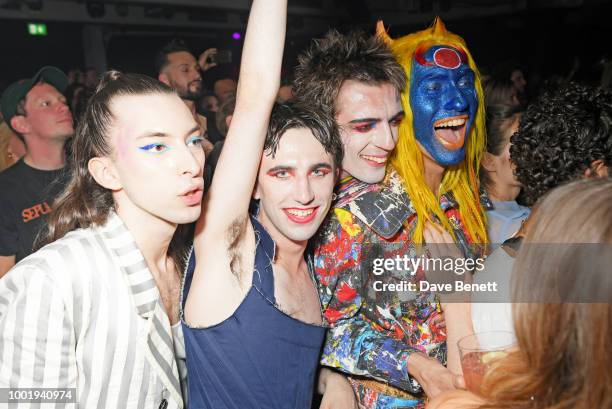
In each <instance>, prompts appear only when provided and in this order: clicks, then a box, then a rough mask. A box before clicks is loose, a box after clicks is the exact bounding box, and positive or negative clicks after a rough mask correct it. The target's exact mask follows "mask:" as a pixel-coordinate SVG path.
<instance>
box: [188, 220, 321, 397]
mask: <svg viewBox="0 0 612 409" xmlns="http://www.w3.org/2000/svg"><path fill="white" fill-rule="evenodd" d="M251 221H252V223H253V228H254V229H255V237H256V243H257V245H256V249H255V268H254V271H253V282H252V286H251V288H250V290H249V292H248V293H247V296H246V297H245V299H244V300H243V301H242V303H241V304H240V306H239V307H238V309H237V310H236V311H235V312H234V314H233V315H232V316H231V317H229V318H227V319H226V320H225V321H223V322H221V323H219V324H217V325H214V326H211V327H206V328H193V327H190V326H188V325H186V324H185V322H184V321H183V332H184V337H185V348H186V351H187V372H188V383H189V398H188V404H189V408H197V409H200V408H207V409H224V408H228V409H230V408H231V409H257V408H262V409H263V408H270V409H272V408H275V409H288V408H294V409H310V407H311V401H312V397H313V393H314V380H315V375H316V371H317V366H318V363H319V358H320V355H321V346H322V344H323V338H324V335H325V328H323V327H320V326H316V325H310V324H306V323H303V322H301V321H299V320H296V319H294V318H292V317H290V316H289V315H287V314H285V313H284V312H282V311H280V310H279V309H278V308H277V307H276V300H275V297H274V275H273V273H272V260H273V258H274V246H275V244H274V242H273V241H272V238H271V237H270V235H269V234H268V233H267V232H266V231H265V229H264V228H263V226H261V224H259V222H258V221H257V220H256V219H255V218H254V217H251ZM194 268H195V258H194V255H193V254H192V256H191V257H190V259H189V266H188V269H187V273H186V276H185V284H184V287H183V294H182V305H181V308H184V303H185V300H186V298H187V293H188V292H189V288H190V286H191V280H192V279H193V271H194Z"/></svg>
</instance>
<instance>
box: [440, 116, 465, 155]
mask: <svg viewBox="0 0 612 409" xmlns="http://www.w3.org/2000/svg"><path fill="white" fill-rule="evenodd" d="M467 120H468V116H467V115H461V116H453V117H450V118H444V119H439V120H437V121H436V122H434V134H435V135H436V138H437V139H438V141H440V143H441V144H442V146H444V147H445V148H446V149H448V150H451V151H454V150H457V149H460V148H461V147H462V146H463V143H464V142H465V131H466V129H467Z"/></svg>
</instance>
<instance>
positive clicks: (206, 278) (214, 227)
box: [185, 0, 287, 326]
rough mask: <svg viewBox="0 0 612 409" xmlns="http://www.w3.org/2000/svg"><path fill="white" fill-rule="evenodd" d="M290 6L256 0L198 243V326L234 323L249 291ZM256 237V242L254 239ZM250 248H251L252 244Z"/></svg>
mask: <svg viewBox="0 0 612 409" xmlns="http://www.w3.org/2000/svg"><path fill="white" fill-rule="evenodd" d="M286 19H287V0H254V1H253V5H252V7H251V14H250V16H249V22H248V26H247V33H246V36H245V43H244V48H243V51H242V62H241V69H240V78H239V81H238V93H237V96H236V109H235V110H234V115H233V117H232V124H231V126H230V128H229V131H228V135H227V138H226V139H225V143H224V147H223V151H222V153H221V157H220V158H219V162H218V163H217V168H216V171H215V177H214V179H213V182H212V185H211V187H210V190H209V191H208V194H207V196H206V197H205V199H204V203H203V208H202V216H201V217H200V219H199V220H198V223H197V225H196V233H195V238H194V247H195V250H194V254H195V257H196V264H195V271H194V275H193V281H192V284H191V288H190V290H189V293H188V295H187V299H186V303H185V321H186V322H187V323H189V324H192V325H196V326H208V325H212V324H215V323H219V322H221V321H222V320H224V319H225V318H227V317H229V316H230V315H231V314H233V312H234V311H235V310H236V308H237V307H238V306H239V305H240V303H241V302H242V299H243V298H244V295H245V293H246V288H247V286H246V285H245V284H246V279H245V277H247V276H246V275H241V274H240V273H241V272H242V271H243V268H248V267H247V264H248V263H249V260H242V255H244V254H251V255H252V254H253V251H252V249H245V248H244V246H248V245H249V244H254V232H253V228H252V226H251V224H250V223H247V221H248V209H249V202H250V199H251V195H252V192H253V188H254V186H255V181H256V179H257V172H258V169H259V163H260V161H261V156H262V152H263V146H264V141H265V137H266V132H267V128H268V121H269V119H270V113H271V112H272V106H273V105H274V101H275V98H276V93H277V91H278V87H279V84H280V70H281V62H282V56H283V47H284V41H285V28H286ZM249 239H252V240H249ZM245 243H247V244H246V245H245Z"/></svg>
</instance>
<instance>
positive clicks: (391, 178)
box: [295, 30, 478, 409]
mask: <svg viewBox="0 0 612 409" xmlns="http://www.w3.org/2000/svg"><path fill="white" fill-rule="evenodd" d="M425 31H427V35H430V33H429V30H425ZM385 35H386V33H385ZM385 40H386V39H384V36H383V35H382V33H381V34H379V36H374V37H366V36H364V35H358V34H349V35H346V36H344V35H340V34H339V33H337V32H334V31H332V32H330V33H328V34H327V36H326V37H325V38H323V39H319V40H316V41H315V42H313V44H312V46H311V47H310V49H309V50H308V51H307V52H306V53H305V54H303V55H302V56H301V57H300V58H299V62H300V64H299V66H298V68H297V69H296V86H295V92H296V96H297V98H298V99H299V100H302V101H305V102H306V101H309V102H311V103H312V101H317V102H318V103H319V104H320V105H321V108H320V109H324V110H326V111H327V112H329V113H330V114H331V115H333V116H334V117H335V119H336V122H337V123H338V125H339V127H340V133H341V137H342V142H343V147H344V159H343V162H342V179H341V180H340V182H339V183H338V184H337V185H336V188H335V194H336V200H335V202H334V203H333V205H332V211H331V212H330V214H329V215H328V217H327V219H326V220H325V222H324V223H323V225H322V227H321V229H320V230H319V233H318V234H317V236H316V238H315V239H314V240H313V241H312V247H313V249H314V260H315V273H316V278H317V280H318V282H319V296H320V299H321V303H322V306H323V313H324V316H325V318H326V320H327V322H328V324H329V325H330V327H331V329H330V330H329V331H328V334H327V339H326V341H325V345H324V349H323V356H322V360H321V363H322V364H323V365H324V366H328V367H331V368H334V369H336V370H338V371H341V372H343V373H345V374H348V375H349V380H350V382H351V385H352V386H353V389H354V392H355V394H356V397H357V401H358V402H359V404H361V405H363V406H364V407H367V408H377V409H386V408H399V407H402V408H404V407H422V406H423V405H424V402H425V399H426V397H431V396H435V395H436V394H438V393H440V392H441V391H444V390H446V389H451V388H453V373H452V372H451V371H450V370H449V369H447V368H446V367H445V366H444V364H445V363H446V360H447V356H446V355H447V352H446V338H447V334H446V332H447V331H448V332H449V336H450V334H451V332H450V331H451V330H452V334H453V335H454V334H458V333H466V332H468V330H469V327H468V326H467V325H463V321H461V320H458V319H455V318H454V316H453V315H452V314H460V313H464V311H462V310H458V309H457V310H452V309H450V310H452V311H451V312H449V313H448V314H447V313H446V312H445V315H444V316H443V315H442V314H441V308H440V303H439V302H438V299H437V298H436V297H435V296H434V295H432V294H430V293H428V292H416V294H415V293H410V294H407V293H405V292H401V291H393V290H384V289H383V290H381V289H380V284H381V283H385V284H396V283H400V282H414V281H415V280H416V281H418V280H422V279H423V278H424V272H423V271H421V270H419V271H415V272H414V274H411V271H409V270H406V269H404V268H402V267H401V266H400V265H399V264H398V263H392V264H393V267H391V268H387V266H388V265H389V264H386V263H385V262H386V261H395V260H396V258H404V257H408V258H415V257H416V255H417V247H418V245H420V244H422V243H423V241H424V240H423V239H424V238H425V241H426V242H428V243H442V242H443V243H448V242H452V241H454V240H455V239H457V241H459V242H461V241H463V242H464V244H466V245H467V244H468V240H467V239H466V234H464V232H463V229H462V226H461V225H460V223H459V222H458V218H457V214H456V212H455V213H453V215H452V216H451V214H450V213H452V212H453V211H455V210H456V209H455V207H456V204H455V201H454V200H453V197H452V195H450V194H442V195H440V196H439V201H438V203H437V206H439V207H440V208H441V209H442V211H443V212H446V211H448V212H450V213H449V216H448V217H449V219H451V218H452V217H454V218H453V219H452V220H453V221H451V223H453V224H452V226H453V227H452V228H448V230H451V231H452V233H449V232H448V231H446V230H445V229H442V228H441V226H435V227H434V223H435V222H436V221H437V220H439V219H437V218H435V217H431V215H429V217H431V219H430V218H429V217H426V218H424V219H423V218H422V216H421V214H420V213H419V212H422V210H423V206H422V205H421V204H422V202H421V201H420V200H419V197H420V195H422V194H423V192H424V191H425V189H426V190H430V189H431V190H432V191H433V190H434V188H432V187H430V186H429V185H427V184H425V183H423V184H422V185H420V184H419V183H418V182H417V183H414V182H413V180H409V179H407V178H405V177H403V175H405V174H406V172H400V170H402V168H401V167H400V166H398V163H400V164H402V166H403V165H406V166H408V165H407V164H406V162H407V161H410V163H413V164H414V165H415V166H418V162H419V161H420V162H423V161H428V162H429V161H430V162H431V164H430V163H427V165H426V169H428V170H426V175H425V179H426V180H427V181H433V180H434V179H435V172H432V171H430V169H432V170H433V169H442V171H443V170H444V168H445V167H446V166H455V165H457V163H459V162H461V161H463V157H464V147H465V145H466V144H464V140H467V139H468V136H469V135H470V134H469V126H470V125H471V123H472V121H473V119H474V117H475V111H476V108H477V107H478V101H477V100H476V98H475V95H476V94H475V87H474V75H473V73H472V70H471V68H470V67H469V66H468V64H467V63H465V62H464V61H462V60H461V59H460V58H459V60H457V59H455V60H453V59H452V58H453V57H458V56H459V57H461V55H462V54H461V53H460V52H458V51H456V50H454V49H451V48H450V47H442V48H444V49H445V51H441V52H439V53H438V54H439V57H440V58H438V59H436V58H435V57H433V56H430V55H429V54H427V53H425V54H426V56H425V57H426V60H425V63H430V62H433V64H430V65H431V66H432V68H430V67H429V65H427V64H424V65H427V68H426V70H429V71H427V72H425V73H424V74H423V75H422V78H423V79H419V78H417V83H418V84H419V85H421V84H423V86H424V87H426V86H427V85H431V86H432V91H430V92H429V93H426V92H425V91H422V92H421V94H419V98H414V99H412V95H413V94H412V93H410V94H409V96H410V97H411V99H410V104H409V105H405V104H404V105H403V104H402V102H404V99H405V98H404V97H405V96H406V93H407V92H408V90H410V89H412V87H413V86H414V83H413V82H412V81H414V80H415V76H414V75H412V77H411V76H410V74H411V72H410V70H408V71H406V70H405V68H403V67H402V65H400V64H399V63H398V62H397V61H398V60H399V61H403V59H412V58H413V56H412V55H411V54H409V53H407V52H404V51H403V50H401V49H400V50H395V49H393V52H392V50H391V49H390V47H388V46H387V44H385V43H386V42H387V43H388V42H389V41H385ZM436 44H437V43H435V42H433V45H436ZM432 48H433V47H432ZM437 48H440V47H436V49H433V50H431V51H432V52H435V51H436V50H437ZM425 51H429V49H427V50H425ZM394 54H395V55H394ZM438 54H436V56H438ZM396 57H397V58H398V60H396ZM451 60H452V61H451ZM457 61H458V62H460V63H462V64H459V65H460V67H456V66H455V65H456V64H455V63H456V62H457ZM436 63H439V66H437V65H436ZM434 70H439V71H440V72H435V73H434V72H433V71H434ZM430 71H431V72H430ZM432 74H436V75H437V76H438V77H437V81H438V82H436V83H435V84H431V83H433V82H435V81H430V82H428V83H427V84H425V82H426V81H425V80H424V79H425V78H431V77H430V75H432ZM407 76H408V78H412V81H411V82H410V85H409V86H407V81H406V77H407ZM449 76H450V77H451V78H450V79H449ZM455 77H459V79H458V80H456V79H455ZM441 87H442V88H444V92H441V94H442V95H438V94H436V95H433V94H434V93H435V92H438V91H437V90H438V88H441ZM447 88H448V89H450V90H447ZM433 89H435V90H436V91H434V90H433ZM401 94H403V95H402V98H401V99H400V95H401ZM464 94H467V96H468V97H471V98H466V97H465V96H464ZM466 101H467V102H466ZM451 103H452V104H451ZM440 105H442V106H443V107H442V108H440ZM451 105H452V106H451ZM447 111H448V112H447ZM405 116H406V117H407V118H406V120H405V121H403V119H404V117H405ZM430 119H431V120H432V121H434V125H433V126H430V121H429V120H430ZM421 124H426V126H429V127H427V128H426V126H423V127H422V128H421V127H420V126H421ZM466 124H467V125H466ZM400 125H401V126H400ZM408 128H415V131H417V138H419V142H420V143H421V146H422V148H423V149H422V150H421V151H419V152H418V157H416V156H415V157H414V158H413V157H409V156H408V155H406V154H403V155H402V156H401V157H399V158H398V155H397V154H396V151H397V150H396V145H397V144H398V143H399V144H400V145H401V144H402V140H403V139H405V136H404V134H405V130H406V129H408ZM438 128H440V129H438ZM442 128H444V129H442ZM431 147H433V148H431ZM412 153H414V152H412ZM434 164H435V166H437V168H435V167H434V166H433V165H434ZM437 183H438V184H439V183H440V181H439V180H438V182H437ZM431 184H432V185H435V182H432V183H431ZM413 188H416V189H413ZM436 190H437V189H436ZM439 193H445V192H444V191H441V192H437V191H435V192H434V193H433V195H435V196H438V195H439ZM446 193H448V192H446ZM429 194H430V195H431V194H432V193H431V192H430V193H429ZM427 213H429V209H427ZM443 214H446V213H443ZM423 220H425V221H429V222H431V223H427V225H426V227H425V230H423V227H422V226H421V224H420V223H421V222H422V221H423ZM445 220H446V219H445ZM455 222H456V223H455ZM446 223H447V224H450V223H449V222H448V221H446ZM435 224H437V223H435ZM417 227H418V228H417ZM444 227H447V225H446V224H445V225H444ZM419 228H420V230H419ZM451 234H452V236H451ZM466 248H467V246H466ZM383 263H384V264H385V266H383ZM376 283H378V284H376ZM451 316H453V318H451ZM445 320H446V322H447V323H448V322H449V320H450V321H452V324H451V325H449V328H445V325H446V324H445V323H444V321H445ZM453 363H455V361H453ZM453 369H455V367H453Z"/></svg>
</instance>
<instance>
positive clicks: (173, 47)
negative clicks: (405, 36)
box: [0, 40, 612, 408]
mask: <svg viewBox="0 0 612 409" xmlns="http://www.w3.org/2000/svg"><path fill="white" fill-rule="evenodd" d="M216 55H217V50H216V49H208V50H205V51H204V52H202V53H201V54H199V55H198V54H194V53H193V52H192V50H190V49H189V48H188V47H187V46H186V45H185V44H184V43H183V42H181V41H180V40H172V41H171V42H170V43H168V44H167V45H165V46H164V47H163V48H161V49H160V51H159V54H158V55H157V56H155V69H156V71H157V79H158V80H159V81H161V82H162V83H164V84H166V85H168V86H170V87H172V88H174V89H175V90H176V91H177V92H178V95H179V97H180V98H181V100H182V101H183V102H184V103H185V104H186V105H187V107H188V108H189V111H190V113H191V114H192V116H193V119H194V121H195V123H196V124H197V126H198V127H199V128H200V130H201V134H202V136H203V138H204V140H203V141H202V146H203V149H204V152H205V155H206V161H205V165H204V166H205V170H204V175H203V176H204V189H205V190H206V189H208V187H209V186H210V185H211V183H212V179H213V176H214V174H215V169H216V165H217V163H218V160H219V157H220V154H221V152H222V150H223V148H224V141H225V137H226V135H227V133H228V129H229V126H230V123H231V122H232V117H233V114H234V110H235V109H236V103H237V100H236V91H237V80H238V78H221V79H218V80H216V81H215V82H214V84H213V86H212V87H211V88H210V89H206V88H205V86H204V85H203V84H204V83H205V81H203V77H205V76H206V75H207V71H208V70H209V69H210V68H212V67H214V66H216V65H217V64H218V62H217V61H216V59H215V57H216ZM147 57H151V56H147ZM152 61H153V58H152ZM57 71H59V70H57V69H56V68H53V67H46V68H44V69H42V70H41V71H39V72H38V74H37V76H36V77H35V79H36V81H38V80H41V79H42V80H44V83H45V84H46V85H47V86H48V88H46V89H41V90H39V91H40V92H41V94H42V96H41V101H43V102H42V103H43V104H47V105H48V106H51V107H53V109H56V110H57V112H59V113H60V114H61V115H63V116H60V117H58V118H59V119H57V118H55V119H52V120H49V119H48V118H47V117H45V116H44V115H45V114H44V112H43V113H40V112H39V113H36V112H35V111H36V110H37V109H39V107H31V106H29V105H23V106H22V105H19V104H15V107H14V108H13V111H11V112H9V111H6V110H4V106H5V104H9V103H10V101H8V102H7V101H5V100H4V98H5V97H4V96H3V115H7V114H10V115H11V118H12V117H13V116H16V117H20V119H19V121H13V122H11V123H10V125H9V124H7V122H5V121H3V122H2V124H1V125H0V171H2V173H0V189H5V190H3V191H0V195H1V196H2V199H0V202H3V203H4V204H1V205H0V212H3V213H2V214H1V215H0V218H3V221H2V223H1V224H0V235H1V236H2V237H0V277H2V276H3V275H4V274H6V273H7V272H8V271H9V270H10V268H11V267H13V266H14V265H15V264H17V263H18V262H19V261H20V260H22V259H24V258H25V257H27V256H28V255H29V254H31V253H32V252H33V251H34V250H35V249H36V248H37V246H38V245H39V244H40V243H37V241H36V237H37V235H38V232H39V231H40V230H41V229H42V228H43V227H44V222H45V219H46V217H47V214H48V213H50V212H51V208H52V207H53V206H52V204H53V201H54V200H55V199H56V198H57V197H58V196H59V195H60V192H61V191H62V190H63V188H64V187H65V186H66V184H67V183H68V175H66V174H65V172H64V170H65V169H66V164H67V163H69V162H70V161H72V160H74V158H73V157H72V150H73V147H72V146H71V137H72V134H73V133H74V130H75V129H77V128H78V127H80V126H83V124H82V123H81V121H82V117H83V115H84V112H85V110H86V108H87V104H88V102H89V101H90V98H91V97H92V95H94V94H95V93H96V92H97V91H96V88H97V87H98V81H99V79H100V76H101V73H98V72H96V71H95V69H92V68H86V69H85V70H83V71H81V70H80V69H76V68H70V69H69V70H68V72H67V76H66V78H67V80H66V81H65V80H64V79H62V76H61V75H60V74H59V73H58V72H57ZM480 71H481V74H482V86H483V89H484V101H485V105H486V132H487V140H486V152H483V154H482V157H481V159H480V170H479V171H480V173H479V177H480V180H479V183H480V191H481V194H482V201H483V203H484V204H485V209H486V223H487V225H486V229H487V235H488V247H487V254H488V255H489V256H488V258H487V260H486V263H487V269H488V270H489V271H493V270H495V271H497V272H499V271H502V272H504V274H506V275H507V276H508V277H509V276H511V275H512V274H513V273H512V271H514V272H515V273H514V274H515V275H517V274H518V278H519V279H520V280H522V282H523V283H524V285H523V286H522V287H520V288H519V289H518V290H517V291H519V292H520V291H528V289H527V288H525V286H526V285H527V284H526V283H529V279H528V278H525V277H523V275H524V274H523V275H521V274H522V273H524V272H526V271H528V267H529V268H532V266H533V265H536V264H537V259H538V258H540V257H546V256H545V255H542V254H541V253H538V254H532V253H529V251H530V249H527V250H523V252H524V253H525V255H524V258H523V259H519V258H516V254H517V251H518V249H519V248H520V242H521V241H523V242H524V241H525V240H526V241H527V242H529V243H533V242H538V241H540V242H555V241H558V242H562V243H590V242H598V243H608V244H609V243H610V242H611V241H612V236H611V232H612V229H611V227H610V221H611V219H612V217H611V216H610V210H609V207H610V203H612V198H611V197H610V195H611V193H612V185H611V184H610V182H609V179H608V177H609V176H608V167H609V166H610V165H612V96H611V94H610V93H609V91H606V88H605V86H606V85H608V86H609V84H601V85H602V86H603V87H592V86H587V85H580V84H577V83H575V82H572V78H571V74H569V75H568V77H567V78H560V77H555V78H550V79H549V80H546V81H542V82H541V84H542V85H541V87H540V88H539V89H534V88H533V87H530V86H529V85H530V84H529V81H530V74H531V73H529V72H526V71H525V69H524V68H522V66H521V65H520V64H518V63H516V62H509V61H508V62H503V63H500V64H498V65H497V66H494V67H480ZM29 75H31V73H30V72H24V77H28V76H29ZM291 77H292V76H291V75H287V76H286V78H283V79H282V81H281V86H280V88H279V90H278V94H277V101H278V102H281V103H287V102H291V101H292V100H293V99H294V90H293V89H292V81H291ZM602 81H603V79H602ZM592 82H597V79H593V81H592ZM6 98H10V96H8V97H6ZM37 103H38V102H37ZM29 110H32V111H29ZM30 112H34V113H32V114H31V113H30ZM37 115H38V116H37ZM28 117H29V118H28ZM11 118H9V119H11ZM24 135H25V138H24ZM32 168H33V169H32ZM22 175H23V176H22ZM592 179H598V180H597V181H592ZM584 180H590V182H585V181H584ZM28 183H29V184H30V185H26V184H28ZM559 188H560V189H559ZM9 196H15V197H17V199H16V200H17V201H18V202H19V205H18V206H22V205H23V207H19V208H18V210H19V212H18V213H16V215H14V216H9V213H10V212H13V213H14V209H12V208H11V206H13V205H9V204H7V203H8V201H9ZM13 207H14V206H13ZM9 208H11V209H10V210H9ZM10 217H17V218H19V219H21V220H20V223H21V224H20V227H17V228H15V227H14V226H15V225H16V224H15V223H14V222H13V221H11V220H8V219H9V218H10ZM21 221H22V222H21ZM534 224H535V227H533V228H532V227H530V226H533V225H534ZM551 226H553V227H554V226H556V227H555V228H554V229H553V228H552V227H551ZM606 229H607V230H606ZM21 232H23V234H21ZM18 233H19V234H18ZM20 234H21V235H20ZM191 234H193V231H191ZM517 242H519V245H517V244H516V243H517ZM531 251H533V250H531ZM520 254H523V253H520ZM581 256H583V255H581V254H578V255H576V257H577V258H579V257H581ZM551 263H552V261H551ZM600 267H601V266H596V267H594V269H595V270H596V269H597V268H600ZM559 268H560V269H562V268H564V267H559ZM513 269H514V270H513ZM602 271H603V270H602ZM602 271H594V272H593V277H601V276H602V275H605V274H604V273H602ZM517 272H518V273H517ZM561 273H563V274H565V276H564V277H565V278H564V279H567V276H569V274H570V271H569V268H568V271H565V270H563V271H561ZM597 274H601V275H597ZM608 275H609V274H608ZM557 279H558V278H557ZM551 280H552V281H554V280H555V278H554V277H552V278H551ZM585 280H589V278H588V277H585ZM603 285H604V287H605V285H606V284H603ZM508 297H510V296H508ZM1 302H2V295H1V294H0V303H1ZM512 308H513V307H512V305H511V303H509V302H507V303H504V304H502V303H500V304H499V305H495V307H489V306H488V305H484V306H483V305H480V307H479V306H478V305H476V306H475V307H474V309H473V310H472V312H471V313H472V319H473V322H474V327H475V329H476V330H477V331H485V330H508V331H511V332H515V334H516V337H517V340H518V341H517V342H518V347H519V349H521V350H525V351H528V353H526V354H522V355H521V354H519V353H516V354H513V355H511V357H510V358H509V359H508V360H507V361H506V362H504V363H503V364H500V365H503V367H502V368H501V369H499V372H498V373H504V374H507V373H510V374H512V380H509V379H508V378H507V377H506V378H504V377H502V376H497V377H494V376H493V377H490V378H487V383H486V388H485V389H484V391H485V392H484V394H483V396H482V397H473V396H468V395H461V394H460V393H456V394H454V395H449V396H441V397H440V399H439V400H435V401H433V402H431V407H432V408H434V407H436V408H437V407H445V408H446V407H448V408H459V407H470V405H474V404H475V405H486V404H489V405H491V406H486V407H500V408H501V407H503V408H506V407H507V408H527V407H534V408H535V407H537V408H545V407H550V408H553V407H554V408H566V407H567V408H569V407H585V408H586V407H602V408H603V407H604V406H597V405H601V404H611V402H612V401H611V400H610V399H611V398H610V392H609V391H610V389H607V390H606V388H609V387H611V386H612V379H611V375H610V371H609V365H610V356H611V354H609V353H608V352H607V350H606V349H605V348H604V347H603V345H604V343H605V340H606V339H607V335H609V331H610V330H611V328H612V315H611V309H610V304H605V303H601V302H600V303H597V304H593V305H592V306H591V305H589V304H585V305H579V304H557V305H556V306H553V307H551V306H543V305H539V304H534V305H529V306H521V307H520V308H518V309H516V310H514V315H513V310H512ZM595 315H596V316H597V319H596V318H595ZM0 319H1V317H0ZM606 331H607V332H606ZM587 351H589V353H591V356H589V353H587ZM600 354H601V355H600ZM543 362H545V363H548V364H545V363H543ZM568 368H571V369H570V370H569V371H568V370H567V369H568ZM567 395H573V396H567ZM482 399H484V401H483V400H482ZM576 399H578V400H581V402H583V403H584V402H587V403H588V402H592V404H593V405H595V406H588V405H587V404H585V405H584V406H573V405H574V403H575V402H576ZM534 400H535V402H536V403H533V402H534ZM491 402H492V403H491ZM526 402H531V403H532V404H533V406H529V404H528V403H526ZM558 402H561V403H558Z"/></svg>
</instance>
